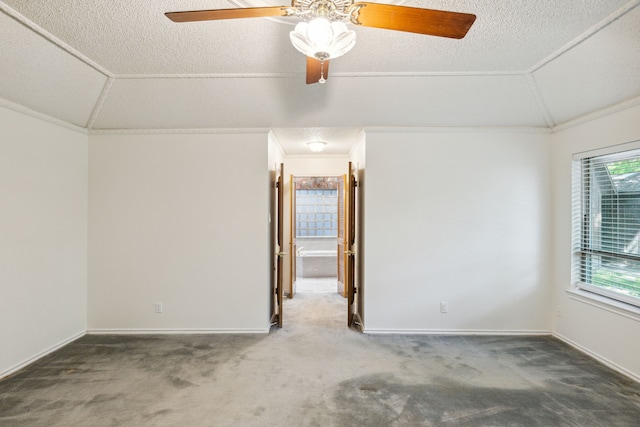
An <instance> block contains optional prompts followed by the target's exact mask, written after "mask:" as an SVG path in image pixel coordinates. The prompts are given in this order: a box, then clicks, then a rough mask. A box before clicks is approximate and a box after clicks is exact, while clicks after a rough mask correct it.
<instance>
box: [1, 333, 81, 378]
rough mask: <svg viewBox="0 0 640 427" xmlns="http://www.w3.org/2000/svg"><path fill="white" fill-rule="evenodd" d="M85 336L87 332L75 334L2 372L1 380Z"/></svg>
mask: <svg viewBox="0 0 640 427" xmlns="http://www.w3.org/2000/svg"><path fill="white" fill-rule="evenodd" d="M85 335H86V331H82V332H78V333H77V334H75V335H73V336H71V337H69V338H67V339H65V340H62V341H60V342H59V343H58V344H55V345H53V346H51V347H49V348H47V349H46V350H43V351H41V352H40V353H37V354H36V355H34V356H32V357H30V358H28V359H26V360H24V361H22V362H20V363H18V364H17V365H14V366H12V367H10V368H9V369H6V370H4V371H2V372H0V379H2V378H4V377H7V376H9V375H11V374H13V373H15V372H17V371H19V370H20V369H22V368H25V367H27V366H29V365H31V364H32V363H34V362H36V361H38V360H39V359H42V358H43V357H45V356H48V355H49V354H51V353H53V352H54V351H56V350H59V349H61V348H62V347H64V346H65V345H67V344H70V343H71V342H73V341H75V340H77V339H79V338H82V337H83V336H85Z"/></svg>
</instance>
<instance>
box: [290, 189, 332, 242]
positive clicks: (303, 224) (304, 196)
mask: <svg viewBox="0 0 640 427" xmlns="http://www.w3.org/2000/svg"><path fill="white" fill-rule="evenodd" d="M296 188H297V189H296V237H336V236H337V235H338V188H337V181H336V179H335V178H330V177H327V178H323V177H317V178H300V181H298V182H297V183H296Z"/></svg>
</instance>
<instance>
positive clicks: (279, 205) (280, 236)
mask: <svg viewBox="0 0 640 427" xmlns="http://www.w3.org/2000/svg"><path fill="white" fill-rule="evenodd" d="M276 173H277V180H276V211H277V212H276V244H277V249H276V281H275V282H276V286H275V289H274V292H275V295H274V297H275V298H274V299H275V306H276V307H275V308H276V323H277V325H278V327H279V328H282V311H283V310H282V303H283V298H282V296H283V293H284V289H283V283H282V276H283V274H282V273H283V258H284V256H285V255H286V253H285V252H283V245H284V242H283V240H284V227H283V223H284V218H283V217H282V214H283V202H284V164H283V163H280V170H279V171H277V172H276Z"/></svg>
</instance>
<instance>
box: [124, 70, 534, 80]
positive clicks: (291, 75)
mask: <svg viewBox="0 0 640 427" xmlns="http://www.w3.org/2000/svg"><path fill="white" fill-rule="evenodd" d="M300 74H301V73H298V72H286V73H285V72H283V73H224V74H223V73H217V74H117V75H113V76H112V77H113V78H114V79H117V80H162V79H167V80H171V79H176V80H180V79H185V80H188V79H194V80H196V79H288V78H297V77H300ZM526 74H527V72H526V71H452V72H444V71H398V72H382V71H381V72H377V71H370V72H342V73H335V74H332V78H333V77H344V78H356V77H359V78H367V77H501V76H524V75H526Z"/></svg>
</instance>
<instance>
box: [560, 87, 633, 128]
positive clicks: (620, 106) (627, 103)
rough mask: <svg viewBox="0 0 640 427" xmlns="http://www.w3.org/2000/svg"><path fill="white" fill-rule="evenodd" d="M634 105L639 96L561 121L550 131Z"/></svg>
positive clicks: (579, 123)
mask: <svg viewBox="0 0 640 427" xmlns="http://www.w3.org/2000/svg"><path fill="white" fill-rule="evenodd" d="M636 105H640V96H638V97H636V98H632V99H629V100H627V101H624V102H621V103H619V104H616V105H612V106H610V107H607V108H603V109H601V110H598V111H593V112H591V113H588V114H585V115H583V116H580V117H577V118H575V119H572V120H569V121H567V122H564V123H561V124H559V125H557V126H555V127H553V128H552V129H551V132H552V133H558V132H561V131H563V130H566V129H569V128H572V127H575V126H578V125H581V124H584V123H588V122H591V121H594V120H596V119H599V118H602V117H606V116H609V115H611V114H615V113H618V112H620V111H624V110H628V109H629V108H632V107H635V106H636Z"/></svg>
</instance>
